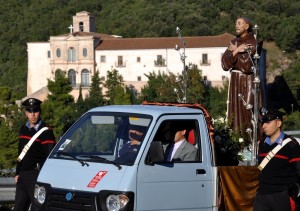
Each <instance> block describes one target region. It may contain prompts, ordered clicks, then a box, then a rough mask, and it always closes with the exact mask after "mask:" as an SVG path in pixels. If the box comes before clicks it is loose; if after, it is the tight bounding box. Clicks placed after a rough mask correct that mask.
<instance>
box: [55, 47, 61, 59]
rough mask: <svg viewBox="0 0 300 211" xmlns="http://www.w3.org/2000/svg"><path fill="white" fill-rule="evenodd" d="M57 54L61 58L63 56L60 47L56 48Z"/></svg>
mask: <svg viewBox="0 0 300 211" xmlns="http://www.w3.org/2000/svg"><path fill="white" fill-rule="evenodd" d="M56 56H57V57H58V58H59V57H60V56H61V51H60V48H57V49H56Z"/></svg>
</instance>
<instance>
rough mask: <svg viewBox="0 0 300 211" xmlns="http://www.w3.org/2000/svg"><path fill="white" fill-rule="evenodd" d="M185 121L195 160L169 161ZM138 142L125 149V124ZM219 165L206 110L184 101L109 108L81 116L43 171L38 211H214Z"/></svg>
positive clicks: (38, 188)
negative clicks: (168, 153)
mask: <svg viewBox="0 0 300 211" xmlns="http://www.w3.org/2000/svg"><path fill="white" fill-rule="evenodd" d="M176 124H180V125H184V127H185V128H186V133H185V134H186V136H185V138H186V141H188V142H189V143H190V144H192V145H194V147H195V148H196V149H197V156H196V158H195V159H194V160H189V161H184V160H180V159H177V160H172V161H168V160H167V159H166V148H167V146H168V145H169V144H170V143H171V142H172V141H173V139H174V132H173V131H172V128H173V127H174V125H176ZM132 127H135V128H139V129H141V132H140V133H141V134H142V140H140V143H139V145H138V147H135V148H134V150H132V151H130V152H129V153H127V154H126V153H125V154H124V153H121V152H122V149H123V148H124V147H125V146H126V145H128V144H129V143H130V132H129V131H130V128H132ZM217 184H218V181H217V167H216V166H215V160H214V151H213V143H212V140H211V138H210V135H209V130H208V126H207V121H206V119H205V114H204V112H203V111H202V110H201V109H196V108H189V107H185V106H181V107H178V106H172V105H169V106H168V105H166V106H159V105H110V106H103V107H97V108H94V109H91V110H89V111H88V112H86V113H85V114H84V115H82V116H81V117H80V118H79V119H78V120H77V121H76V122H75V123H74V124H73V125H72V126H71V127H70V129H69V130H68V131H67V132H66V133H65V134H64V135H63V136H62V138H61V139H60V140H59V142H58V144H57V145H56V147H55V148H54V149H53V151H52V152H51V154H50V155H49V157H48V159H47V160H46V162H45V164H44V166H43V168H42V169H41V171H40V174H39V177H38V180H37V183H36V188H35V204H34V205H33V207H34V208H35V209H36V210H56V211H60V210H61V211H62V210H64V211H66V210H92V211H96V210H105V211H118V210H120V211H127V210H138V211H142V210H185V211H186V210H217Z"/></svg>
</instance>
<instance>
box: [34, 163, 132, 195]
mask: <svg viewBox="0 0 300 211" xmlns="http://www.w3.org/2000/svg"><path fill="white" fill-rule="evenodd" d="M88 165H89V166H87V165H84V166H82V165H81V163H79V162H78V161H75V160H63V159H48V160H47V161H46V163H45V164H44V166H43V168H42V169H41V172H40V174H39V176H38V180H37V181H38V182H42V183H49V184H51V186H52V187H53V188H60V189H61V188H62V189H69V190H80V191H89V192H99V191H100V190H118V189H120V188H121V187H119V185H120V183H121V182H122V179H123V176H124V174H125V172H126V169H127V168H132V166H122V169H120V170H119V169H118V167H117V166H115V165H113V164H107V163H94V162H88ZM127 182H129V183H130V181H127ZM123 184H124V183H123ZM127 184H128V183H127ZM122 188H124V187H122ZM125 189H126V187H125Z"/></svg>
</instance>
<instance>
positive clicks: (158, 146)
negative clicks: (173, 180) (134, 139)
mask: <svg viewBox="0 0 300 211" xmlns="http://www.w3.org/2000/svg"><path fill="white" fill-rule="evenodd" d="M148 158H149V159H148V161H149V162H148V164H152V165H153V164H154V163H162V162H164V160H165V157H164V150H163V146H162V143H161V142H160V141H153V142H151V145H150V148H149V153H148Z"/></svg>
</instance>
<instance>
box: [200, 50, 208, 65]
mask: <svg viewBox="0 0 300 211" xmlns="http://www.w3.org/2000/svg"><path fill="white" fill-rule="evenodd" d="M200 65H210V60H208V55H207V53H203V54H202V60H201V61H200Z"/></svg>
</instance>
